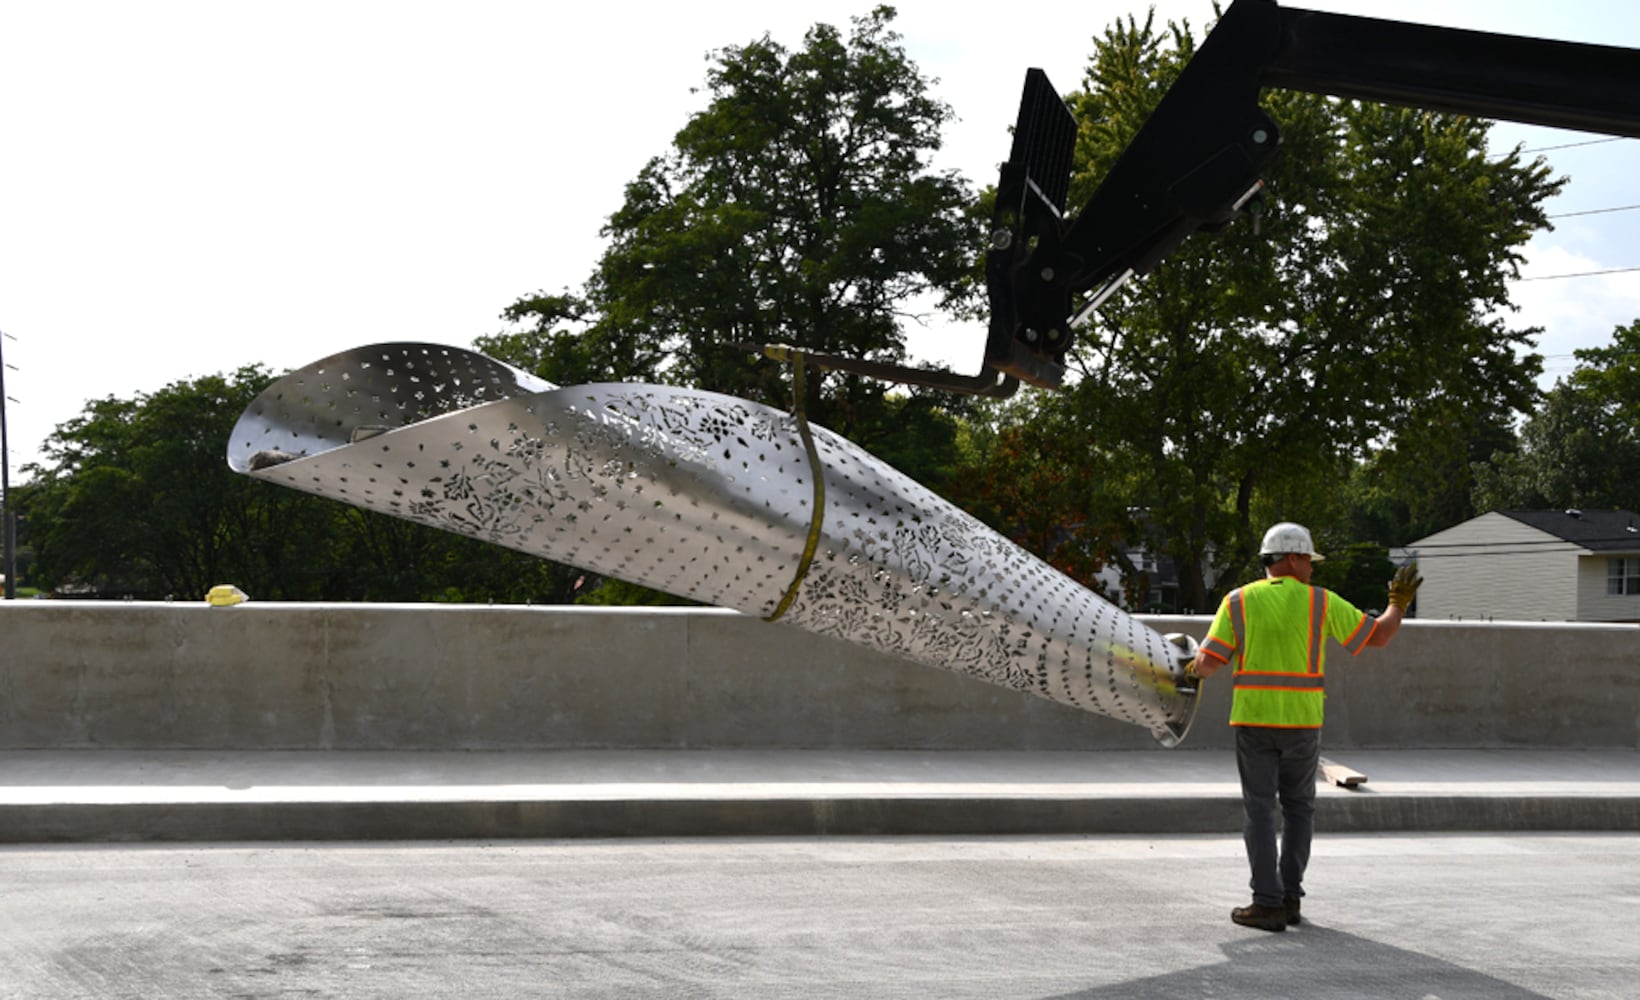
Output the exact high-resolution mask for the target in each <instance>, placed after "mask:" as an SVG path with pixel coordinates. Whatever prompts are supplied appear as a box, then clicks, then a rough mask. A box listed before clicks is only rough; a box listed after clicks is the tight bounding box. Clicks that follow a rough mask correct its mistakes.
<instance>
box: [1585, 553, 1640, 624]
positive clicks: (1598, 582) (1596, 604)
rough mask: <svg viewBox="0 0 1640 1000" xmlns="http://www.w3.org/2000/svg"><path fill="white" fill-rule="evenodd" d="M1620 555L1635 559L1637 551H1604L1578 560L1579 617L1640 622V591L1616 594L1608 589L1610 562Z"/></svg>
mask: <svg viewBox="0 0 1640 1000" xmlns="http://www.w3.org/2000/svg"><path fill="white" fill-rule="evenodd" d="M1617 558H1629V559H1633V558H1635V555H1634V554H1631V553H1626V552H1613V553H1605V552H1601V553H1597V554H1595V555H1590V556H1584V557H1583V558H1581V559H1579V560H1578V567H1577V570H1578V572H1577V620H1578V621H1585V622H1640V594H1621V595H1615V596H1614V595H1609V594H1607V593H1606V577H1607V564H1608V563H1609V562H1610V561H1611V560H1612V559H1617Z"/></svg>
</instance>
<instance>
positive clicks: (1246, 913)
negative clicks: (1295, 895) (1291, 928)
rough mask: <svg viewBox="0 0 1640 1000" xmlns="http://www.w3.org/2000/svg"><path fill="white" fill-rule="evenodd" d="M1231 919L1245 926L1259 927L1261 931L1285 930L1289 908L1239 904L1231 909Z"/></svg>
mask: <svg viewBox="0 0 1640 1000" xmlns="http://www.w3.org/2000/svg"><path fill="white" fill-rule="evenodd" d="M1230 919H1231V920H1234V921H1235V922H1236V923H1238V924H1240V925H1242V926H1243V927H1257V928H1258V929H1259V930H1261V931H1284V930H1286V929H1287V908H1286V907H1285V906H1261V905H1260V904H1258V903H1253V904H1252V905H1251V906H1238V907H1236V908H1235V909H1233V910H1231V911H1230Z"/></svg>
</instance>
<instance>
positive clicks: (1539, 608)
mask: <svg viewBox="0 0 1640 1000" xmlns="http://www.w3.org/2000/svg"><path fill="white" fill-rule="evenodd" d="M1409 548H1410V549H1411V550H1412V551H1413V552H1414V553H1416V558H1417V559H1418V568H1419V571H1420V572H1421V573H1422V574H1423V578H1424V584H1423V587H1422V588H1420V589H1419V591H1418V605H1417V614H1418V617H1419V618H1427V619H1464V620H1473V619H1495V620H1500V621H1575V620H1577V615H1578V610H1579V609H1578V603H1579V600H1578V597H1579V584H1580V576H1579V566H1578V559H1577V556H1578V555H1579V554H1580V553H1582V552H1583V550H1582V549H1580V548H1578V547H1577V546H1575V545H1572V544H1571V543H1569V542H1565V541H1562V540H1561V539H1558V538H1556V537H1555V536H1553V535H1551V534H1548V533H1547V532H1543V531H1539V530H1538V529H1536V528H1533V527H1530V526H1528V525H1525V524H1522V523H1521V522H1519V521H1517V520H1515V519H1514V518H1512V517H1505V516H1504V515H1502V514H1499V513H1496V512H1493V513H1489V514H1483V515H1481V516H1480V517H1477V518H1474V519H1472V520H1469V521H1465V522H1464V523H1463V524H1459V525H1455V526H1453V527H1451V528H1448V529H1446V530H1445V531H1441V532H1437V533H1435V534H1433V535H1430V536H1429V537H1427V538H1422V539H1419V540H1418V541H1417V542H1415V543H1413V544H1412V545H1411V546H1409ZM1605 565H1606V564H1605V562H1604V561H1601V563H1600V571H1601V573H1602V574H1604V573H1605ZM1600 586H1601V591H1602V594H1604V590H1605V577H1604V576H1603V575H1602V577H1601V583H1600Z"/></svg>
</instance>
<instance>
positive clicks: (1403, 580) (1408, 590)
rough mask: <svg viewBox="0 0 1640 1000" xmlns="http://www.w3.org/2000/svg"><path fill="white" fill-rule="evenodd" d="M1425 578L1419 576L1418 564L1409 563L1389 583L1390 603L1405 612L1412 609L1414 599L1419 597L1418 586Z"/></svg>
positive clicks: (1396, 572)
mask: <svg viewBox="0 0 1640 1000" xmlns="http://www.w3.org/2000/svg"><path fill="white" fill-rule="evenodd" d="M1423 582H1424V578H1423V577H1421V576H1419V575H1418V564H1417V563H1415V562H1414V563H1407V564H1406V565H1405V566H1402V567H1401V568H1400V569H1398V570H1396V571H1395V576H1394V577H1392V578H1391V579H1390V581H1389V602H1390V603H1391V604H1393V605H1395V606H1396V607H1398V608H1400V609H1401V610H1402V611H1405V610H1406V609H1407V608H1409V607H1411V605H1412V599H1413V598H1414V597H1416V596H1417V595H1418V585H1419V584H1421V583H1423Z"/></svg>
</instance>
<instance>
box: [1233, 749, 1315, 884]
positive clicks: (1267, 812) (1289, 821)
mask: <svg viewBox="0 0 1640 1000" xmlns="http://www.w3.org/2000/svg"><path fill="white" fill-rule="evenodd" d="M1320 761H1321V730H1319V729H1267V728H1264V727H1260V726H1237V727H1236V767H1237V768H1238V769H1239V770H1240V771H1241V801H1242V807H1243V808H1244V809H1245V810H1246V817H1247V818H1246V822H1245V824H1244V825H1243V827H1242V838H1243V839H1244V840H1245V841H1246V842H1247V864H1248V866H1249V867H1251V868H1252V870H1253V879H1252V883H1251V884H1252V887H1253V902H1255V903H1258V904H1260V905H1263V906H1280V905H1281V903H1282V900H1283V899H1296V898H1301V897H1302V896H1303V895H1304V869H1305V868H1306V867H1308V866H1309V864H1310V838H1311V837H1312V836H1313V835H1314V833H1315V772H1316V768H1317V767H1318V766H1319V765H1320ZM1278 806H1279V808H1280V810H1281V822H1282V827H1281V848H1280V851H1279V853H1278V852H1277V849H1276V810H1277V807H1278Z"/></svg>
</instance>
